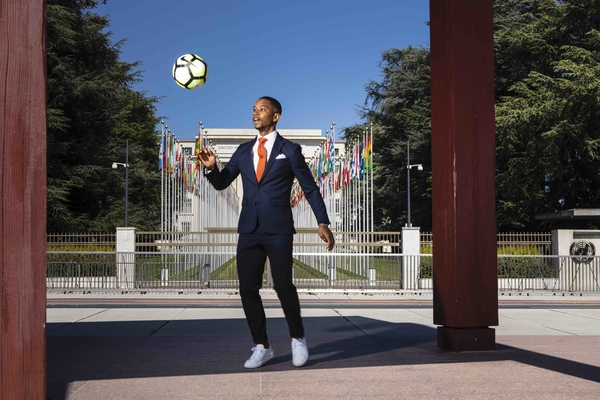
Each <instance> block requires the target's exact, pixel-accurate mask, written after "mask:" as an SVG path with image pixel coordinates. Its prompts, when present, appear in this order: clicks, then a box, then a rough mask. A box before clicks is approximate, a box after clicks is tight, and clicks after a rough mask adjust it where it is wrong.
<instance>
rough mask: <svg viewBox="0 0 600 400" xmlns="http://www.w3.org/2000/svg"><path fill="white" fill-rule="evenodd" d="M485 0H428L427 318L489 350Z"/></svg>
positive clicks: (489, 94) (492, 316)
mask: <svg viewBox="0 0 600 400" xmlns="http://www.w3.org/2000/svg"><path fill="white" fill-rule="evenodd" d="M492 6H493V1H492V0H430V17H431V20H430V23H431V25H430V29H431V38H430V40H431V128H432V133H431V152H432V171H433V241H434V242H433V248H434V252H433V253H434V254H433V265H434V273H433V309H434V315H433V322H434V324H436V325H441V327H438V335H437V344H438V347H440V348H443V349H448V350H454V351H466V350H492V349H494V348H495V331H494V329H493V328H490V326H494V325H498V275H497V261H496V257H497V256H496V205H495V184H494V179H495V150H496V148H495V147H496V146H495V123H494V46H493V43H494V40H493V8H492Z"/></svg>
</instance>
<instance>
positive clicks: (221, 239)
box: [47, 228, 552, 255]
mask: <svg viewBox="0 0 600 400" xmlns="http://www.w3.org/2000/svg"><path fill="white" fill-rule="evenodd" d="M297 230H298V233H297V234H296V235H295V237H294V243H295V246H296V247H297V248H302V249H303V250H305V251H309V248H310V247H311V244H314V245H315V246H317V245H321V242H320V241H319V240H318V238H317V237H316V236H315V232H316V229H312V228H298V229H297ZM420 235H421V252H426V253H431V252H432V251H433V234H432V233H431V232H421V234H420ZM335 236H336V242H337V248H338V251H339V252H344V253H345V252H349V253H372V252H381V253H400V252H401V249H402V234H401V233H400V232H335ZM47 243H48V250H54V251H61V250H64V251H76V250H80V251H114V250H115V245H116V235H115V233H89V234H75V233H65V234H58V233H55V234H48V235H47ZM236 243H237V233H236V231H235V228H208V229H207V231H204V232H136V250H138V251H142V252H163V251H171V250H178V251H183V252H190V251H194V250H198V249H200V248H203V250H204V249H208V251H211V250H214V249H219V250H222V251H230V250H231V251H233V250H235V246H236ZM497 243H498V249H499V253H500V254H528V255H536V254H537V255H550V254H551V245H552V235H551V233H549V232H524V233H523V232H501V233H498V234H497Z"/></svg>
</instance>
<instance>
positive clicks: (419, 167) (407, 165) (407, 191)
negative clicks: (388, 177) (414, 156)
mask: <svg viewBox="0 0 600 400" xmlns="http://www.w3.org/2000/svg"><path fill="white" fill-rule="evenodd" d="M412 167H417V171H423V164H411V163H410V140H409V141H408V142H407V143H406V183H407V185H406V186H407V189H406V196H407V199H408V201H407V205H408V223H407V224H406V226H408V227H409V228H410V227H411V226H412V224H411V223H410V169H411V168H412Z"/></svg>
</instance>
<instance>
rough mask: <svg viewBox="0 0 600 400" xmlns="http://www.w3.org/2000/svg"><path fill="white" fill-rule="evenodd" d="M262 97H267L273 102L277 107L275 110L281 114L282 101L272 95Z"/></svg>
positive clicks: (266, 98)
mask: <svg viewBox="0 0 600 400" xmlns="http://www.w3.org/2000/svg"><path fill="white" fill-rule="evenodd" d="M261 99H265V100H267V101H268V102H269V103H271V104H272V105H273V107H275V111H277V112H278V113H279V115H281V103H280V102H279V101H277V100H276V99H274V98H273V97H270V96H263V97H261Z"/></svg>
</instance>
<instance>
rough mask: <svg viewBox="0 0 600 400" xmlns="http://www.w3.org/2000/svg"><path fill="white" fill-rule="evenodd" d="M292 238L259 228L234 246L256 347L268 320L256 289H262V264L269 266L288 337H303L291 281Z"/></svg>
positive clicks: (264, 331) (288, 235)
mask: <svg viewBox="0 0 600 400" xmlns="http://www.w3.org/2000/svg"><path fill="white" fill-rule="evenodd" d="M292 246H293V235H291V234H286V235H274V234H268V233H266V232H264V231H263V230H262V229H261V228H260V226H259V227H257V229H256V230H255V231H254V232H253V233H240V235H239V240H238V245H237V271H238V277H239V280H240V295H241V298H242V306H243V307H244V313H245V314H246V320H247V321H248V326H249V327H250V332H251V334H252V339H253V340H254V343H256V344H263V343H266V342H267V340H268V337H267V320H266V317H265V310H264V307H263V304H262V299H261V297H260V294H259V289H260V288H261V287H262V283H263V274H264V270H265V262H266V259H267V257H269V261H270V264H271V275H272V277H273V283H274V285H275V291H276V292H277V296H278V297H279V301H280V302H281V308H282V309H283V312H284V314H285V319H286V321H287V323H288V327H289V332H290V336H291V337H293V338H302V337H304V327H303V325H302V318H301V316H300V301H299V300H298V292H297V291H296V286H294V284H293V282H292Z"/></svg>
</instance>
